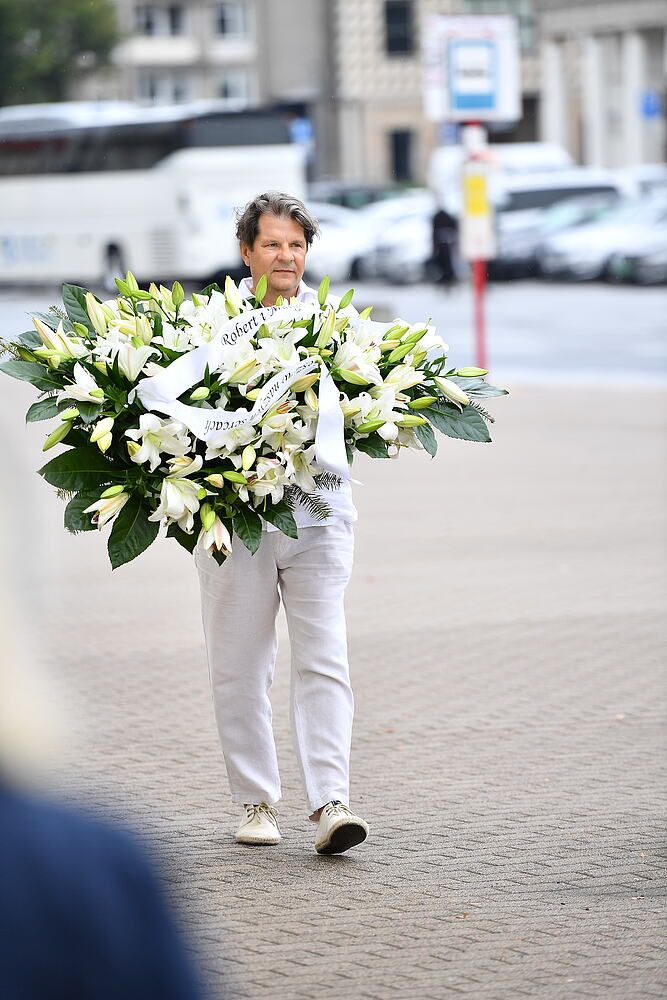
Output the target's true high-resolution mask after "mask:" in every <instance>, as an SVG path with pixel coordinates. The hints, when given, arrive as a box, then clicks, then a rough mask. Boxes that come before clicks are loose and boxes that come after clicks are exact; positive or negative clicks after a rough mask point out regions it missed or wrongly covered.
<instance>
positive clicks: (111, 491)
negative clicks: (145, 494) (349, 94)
mask: <svg viewBox="0 0 667 1000" xmlns="http://www.w3.org/2000/svg"><path fill="white" fill-rule="evenodd" d="M124 489H125V487H124V486H110V487H109V488H108V489H107V490H105V491H104V493H102V494H100V500H106V499H107V498H109V497H117V496H118V495H119V494H120V493H122V492H123V490H124Z"/></svg>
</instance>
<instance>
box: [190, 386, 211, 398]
mask: <svg viewBox="0 0 667 1000" xmlns="http://www.w3.org/2000/svg"><path fill="white" fill-rule="evenodd" d="M210 395H211V390H210V389H208V388H207V387H206V386H205V385H200V386H199V388H198V389H194V390H193V391H192V392H191V393H190V399H191V400H192V401H193V402H196V401H197V400H198V399H208V397H209V396H210Z"/></svg>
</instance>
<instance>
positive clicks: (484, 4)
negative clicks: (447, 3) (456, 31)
mask: <svg viewBox="0 0 667 1000" xmlns="http://www.w3.org/2000/svg"><path fill="white" fill-rule="evenodd" d="M464 7H465V12H466V13H467V14H511V15H513V16H514V17H516V18H517V20H518V22H519V45H520V47H521V51H522V52H534V51H535V11H534V9H533V8H534V0H464Z"/></svg>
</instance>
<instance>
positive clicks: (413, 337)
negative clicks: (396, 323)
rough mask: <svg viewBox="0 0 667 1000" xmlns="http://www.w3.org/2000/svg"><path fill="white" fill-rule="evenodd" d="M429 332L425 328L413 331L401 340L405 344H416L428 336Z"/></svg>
mask: <svg viewBox="0 0 667 1000" xmlns="http://www.w3.org/2000/svg"><path fill="white" fill-rule="evenodd" d="M427 332H428V330H427V328H426V327H425V326H424V327H422V328H421V329H419V330H413V331H412V333H406V334H405V335H404V336H403V337H401V340H402V342H403V343H404V344H416V343H417V342H418V341H419V340H421V339H422V337H424V336H426V334H427Z"/></svg>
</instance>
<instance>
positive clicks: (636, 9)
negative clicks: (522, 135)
mask: <svg viewBox="0 0 667 1000" xmlns="http://www.w3.org/2000/svg"><path fill="white" fill-rule="evenodd" d="M536 7H537V8H538V13H539V32H540V37H541V48H542V94H541V109H542V117H541V128H540V132H541V137H542V138H543V139H545V140H549V141H553V142H559V143H561V144H562V145H564V146H566V147H567V148H568V149H569V150H570V152H571V153H572V154H573V155H574V156H575V157H576V158H577V159H580V160H581V161H582V162H583V163H586V164H590V165H591V166H607V167H618V166H631V165H633V164H638V163H650V162H661V161H663V160H664V159H665V153H666V130H665V110H664V109H665V95H666V94H667V0H617V2H613V0H611V2H610V0H605V2H597V3H596V2H583V3H582V2H574V0H569V2H568V0H536Z"/></svg>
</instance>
